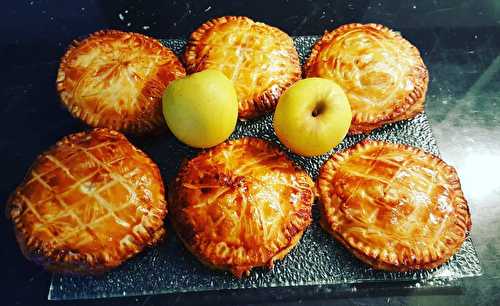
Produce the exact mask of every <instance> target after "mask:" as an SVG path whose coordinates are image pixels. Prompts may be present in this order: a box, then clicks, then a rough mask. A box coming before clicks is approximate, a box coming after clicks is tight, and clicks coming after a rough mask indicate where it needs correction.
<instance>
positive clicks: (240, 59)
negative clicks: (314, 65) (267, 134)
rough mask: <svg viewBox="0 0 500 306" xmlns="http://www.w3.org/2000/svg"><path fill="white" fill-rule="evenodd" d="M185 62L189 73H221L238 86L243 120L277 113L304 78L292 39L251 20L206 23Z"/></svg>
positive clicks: (195, 34)
mask: <svg viewBox="0 0 500 306" xmlns="http://www.w3.org/2000/svg"><path fill="white" fill-rule="evenodd" d="M184 58H185V62H186V65H187V69H188V71H189V72H190V73H193V72H197V71H201V70H204V69H217V70H220V71H222V72H223V73H224V74H225V75H226V76H227V77H228V78H229V79H230V80H232V81H233V82H234V85H235V89H236V93H237V95H238V102H239V116H240V118H253V117H256V116H259V115H261V114H262V113H264V112H267V111H270V110H273V109H274V108H275V106H276V104H277V103H278V98H279V97H280V96H281V94H282V92H283V91H285V89H287V88H288V87H289V86H290V85H291V84H293V83H294V82H295V81H297V80H298V79H300V74H301V71H300V63H299V57H298V54H297V51H296V50H295V47H294V45H293V41H292V39H291V38H290V37H289V36H288V35H287V34H286V33H284V32H282V31H281V30H279V29H277V28H274V27H271V26H268V25H266V24H264V23H260V22H254V21H253V20H251V19H249V18H247V17H235V16H227V17H220V18H217V19H213V20H210V21H208V22H206V23H205V24H203V25H202V26H201V27H200V28H198V29H197V30H196V31H195V32H193V33H192V34H191V38H190V41H189V43H188V46H187V48H186V53H185V54H184Z"/></svg>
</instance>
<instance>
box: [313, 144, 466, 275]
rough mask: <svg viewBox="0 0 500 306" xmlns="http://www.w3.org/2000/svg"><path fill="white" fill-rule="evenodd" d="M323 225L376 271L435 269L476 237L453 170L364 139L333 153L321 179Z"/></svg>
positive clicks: (393, 146) (405, 149)
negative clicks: (468, 237)
mask: <svg viewBox="0 0 500 306" xmlns="http://www.w3.org/2000/svg"><path fill="white" fill-rule="evenodd" d="M317 185H318V189H319V194H320V200H321V204H322V205H321V212H322V221H321V223H322V226H323V227H324V228H325V229H326V230H327V231H328V232H330V233H331V234H332V236H333V237H335V238H336V239H337V240H338V241H340V242H341V243H342V244H343V245H344V246H345V247H346V248H347V249H348V250H349V251H351V252H352V253H353V254H354V255H355V256H356V257H357V258H359V259H360V260H362V261H363V262H365V263H367V264H369V265H371V266H372V267H374V268H376V269H382V270H389V271H407V270H415V269H431V268H435V267H437V266H439V265H441V264H443V263H445V262H446V261H447V260H448V259H449V258H450V257H451V256H452V255H453V254H455V253H456V252H457V251H458V250H459V249H460V246H461V245H462V243H463V242H464V240H465V238H466V235H467V233H468V231H470V227H471V220H470V214H469V208H468V206H467V202H466V200H465V198H464V195H463V193H462V190H461V187H460V182H459V179H458V176H457V173H456V172H455V170H454V168H452V167H450V166H448V165H447V164H446V163H444V162H443V161H442V160H441V159H439V158H438V157H436V156H434V155H431V154H428V153H425V152H423V151H421V150H419V149H416V148H412V147H408V146H405V145H402V144H391V143H387V142H382V141H363V142H361V143H360V144H358V145H356V146H355V147H352V148H350V149H348V150H347V151H345V152H340V153H336V154H334V155H333V156H332V157H331V158H330V159H329V160H328V161H327V162H326V163H325V164H324V166H323V167H322V169H321V171H320V174H319V178H318V182H317Z"/></svg>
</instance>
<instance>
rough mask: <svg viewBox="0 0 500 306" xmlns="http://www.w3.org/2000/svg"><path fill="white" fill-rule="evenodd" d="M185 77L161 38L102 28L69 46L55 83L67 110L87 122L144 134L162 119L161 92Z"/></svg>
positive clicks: (177, 61) (159, 124) (174, 56)
mask: <svg viewBox="0 0 500 306" xmlns="http://www.w3.org/2000/svg"><path fill="white" fill-rule="evenodd" d="M184 76H185V71H184V68H183V66H182V64H181V63H180V61H179V60H178V59H177V57H176V55H175V54H174V53H173V52H172V51H171V50H170V49H168V48H167V47H165V46H163V45H162V44H161V43H160V42H158V41H156V40H154V39H152V38H149V37H146V36H143V35H140V34H136V33H125V32H120V31H100V32H96V33H94V34H92V35H90V36H89V37H88V38H87V39H85V40H83V41H81V42H75V43H74V45H73V46H72V47H70V49H69V50H68V52H67V53H66V54H65V56H64V57H63V59H62V61H61V66H60V68H59V73H58V76H57V88H58V90H59V92H60V96H61V99H62V101H63V102H64V103H65V104H66V105H67V106H68V108H69V110H70V112H71V113H72V114H73V115H74V116H76V117H78V118H80V119H82V120H83V121H85V122H86V123H88V124H90V125H92V126H102V127H110V128H113V129H117V130H122V131H127V132H136V133H142V132H149V131H151V130H154V129H156V128H158V127H160V126H161V125H162V124H163V117H162V113H161V96H162V94H163V91H164V89H165V87H166V86H167V85H168V83H170V81H172V80H174V79H177V78H180V77H184Z"/></svg>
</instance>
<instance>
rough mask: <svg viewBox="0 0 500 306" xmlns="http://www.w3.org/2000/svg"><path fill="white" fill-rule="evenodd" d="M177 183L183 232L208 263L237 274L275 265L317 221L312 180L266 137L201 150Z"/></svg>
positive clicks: (176, 208) (175, 205) (176, 212)
mask: <svg viewBox="0 0 500 306" xmlns="http://www.w3.org/2000/svg"><path fill="white" fill-rule="evenodd" d="M175 186H176V187H175V189H174V194H173V195H172V196H173V197H174V200H173V201H172V214H173V216H174V218H173V221H174V224H175V226H176V228H177V233H178V234H179V236H180V237H181V239H182V240H183V241H184V243H185V244H186V245H187V247H188V248H189V249H190V250H191V251H192V252H193V253H195V255H197V256H198V257H200V259H201V260H202V261H204V262H205V263H208V264H209V265H211V266H215V267H219V268H227V269H230V270H231V271H232V272H233V273H234V274H235V275H238V276H241V275H242V274H243V273H245V272H248V271H250V269H251V268H252V267H255V266H263V265H268V266H272V264H273V261H274V260H275V259H279V258H281V257H283V256H284V255H286V253H288V249H287V248H288V247H292V246H293V244H294V243H296V242H297V241H298V238H299V237H300V236H301V235H302V232H303V230H304V229H305V228H306V227H307V226H308V225H309V223H310V222H311V205H312V203H313V201H314V184H313V182H312V180H311V179H310V178H309V176H308V175H307V174H306V173H305V172H303V171H302V170H299V169H298V168H296V167H295V166H294V165H293V164H292V162H290V161H289V160H288V159H287V158H286V157H285V155H284V154H283V153H282V152H280V151H279V150H278V149H277V148H275V147H273V146H271V145H270V144H268V143H267V142H265V141H264V140H259V139H253V138H244V139H240V140H236V141H231V142H228V143H225V144H222V145H220V146H218V147H216V148H215V149H212V150H210V151H208V152H207V153H204V154H201V155H199V156H198V157H196V158H194V159H193V160H191V161H189V163H188V164H187V165H186V166H185V167H183V169H182V170H181V172H180V173H179V175H178V178H177V180H176V184H175ZM295 240H297V241H295ZM285 250H286V251H285ZM281 252H284V253H281Z"/></svg>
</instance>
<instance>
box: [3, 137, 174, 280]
mask: <svg viewBox="0 0 500 306" xmlns="http://www.w3.org/2000/svg"><path fill="white" fill-rule="evenodd" d="M8 213H9V215H10V218H11V219H12V220H13V222H14V224H15V229H16V234H17V238H18V242H19V244H20V246H21V249H22V250H23V252H24V254H25V255H26V256H27V257H28V258H30V259H32V260H33V261H35V262H37V263H40V264H42V265H44V266H45V267H46V268H49V269H51V270H56V271H61V272H73V273H94V272H102V271H105V270H108V269H110V268H113V267H115V266H117V265H119V264H120V263H121V262H123V261H124V260H126V259H127V258H129V257H131V256H132V255H134V254H136V253H138V252H139V251H141V250H142V249H143V248H144V247H145V246H146V245H151V244H153V243H155V242H156V241H157V240H159V239H160V238H161V237H162V236H163V235H164V234H165V230H164V228H163V218H164V217H165V214H166V202H165V199H164V189H163V183H162V179H161V177H160V173H159V170H158V168H157V167H156V165H155V164H154V163H153V162H152V161H151V160H150V159H149V158H148V157H147V156H146V155H145V154H144V153H142V152H141V151H139V150H138V149H136V148H135V147H134V146H133V145H132V144H130V143H129V142H128V141H127V139H126V138H125V137H124V136H123V135H122V134H120V133H118V132H115V131H111V130H107V129H95V130H93V131H90V132H82V133H77V134H72V135H70V136H67V137H65V138H63V139H62V140H61V141H59V142H58V143H57V144H56V145H55V146H54V147H53V148H51V149H50V150H48V151H47V152H45V153H43V154H42V155H40V156H39V157H38V159H37V161H36V162H35V163H34V165H33V166H32V168H31V169H30V170H29V172H28V174H27V176H26V178H25V181H24V182H23V183H22V184H21V185H20V186H19V187H18V188H17V189H16V191H15V192H14V193H13V195H12V196H11V198H10V199H9V209H8Z"/></svg>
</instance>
